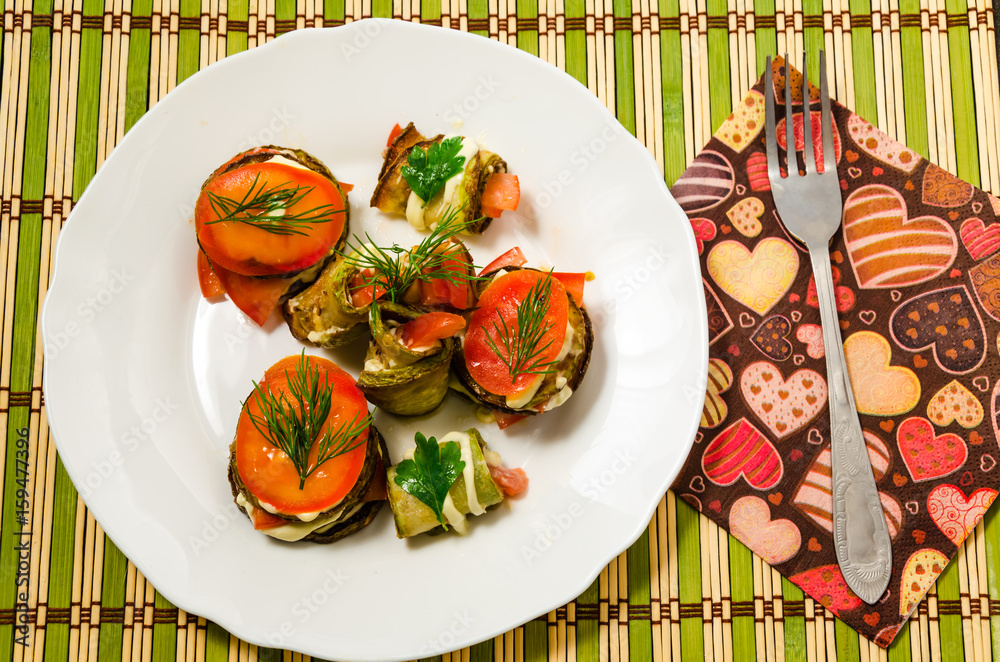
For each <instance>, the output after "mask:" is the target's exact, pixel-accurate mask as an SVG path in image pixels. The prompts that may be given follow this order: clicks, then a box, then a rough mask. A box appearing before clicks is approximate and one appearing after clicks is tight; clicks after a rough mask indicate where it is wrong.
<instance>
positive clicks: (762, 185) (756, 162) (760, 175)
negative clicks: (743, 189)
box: [740, 152, 771, 195]
mask: <svg viewBox="0 0 1000 662" xmlns="http://www.w3.org/2000/svg"><path fill="white" fill-rule="evenodd" d="M746 168H747V179H748V180H750V190H752V191H770V190H771V180H770V179H768V177H767V157H766V156H765V155H764V153H763V152H753V153H752V154H750V156H749V157H748V158H747V166H746ZM740 195H742V194H740Z"/></svg>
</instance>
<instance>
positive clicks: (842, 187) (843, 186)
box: [840, 179, 847, 191]
mask: <svg viewBox="0 0 1000 662" xmlns="http://www.w3.org/2000/svg"><path fill="white" fill-rule="evenodd" d="M840 190H841V191H846V190H847V180H846V179H841V180H840Z"/></svg>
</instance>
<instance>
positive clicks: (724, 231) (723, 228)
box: [719, 223, 733, 234]
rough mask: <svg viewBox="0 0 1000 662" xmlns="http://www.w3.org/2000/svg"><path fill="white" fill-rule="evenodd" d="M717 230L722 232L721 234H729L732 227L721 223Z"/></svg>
mask: <svg viewBox="0 0 1000 662" xmlns="http://www.w3.org/2000/svg"><path fill="white" fill-rule="evenodd" d="M719 229H720V230H721V231H722V234H729V233H730V232H732V231H733V226H731V225H726V224H725V223H723V224H722V226H721V227H720V228H719Z"/></svg>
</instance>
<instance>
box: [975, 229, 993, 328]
mask: <svg viewBox="0 0 1000 662" xmlns="http://www.w3.org/2000/svg"><path fill="white" fill-rule="evenodd" d="M993 225H996V223H994V224H993ZM969 280H970V281H972V289H973V291H975V293H976V298H977V299H979V303H980V304H982V306H983V310H985V311H986V314H987V315H989V316H990V317H992V318H993V319H995V320H998V321H1000V255H993V256H991V257H989V258H987V259H986V260H985V261H984V262H980V263H979V264H977V265H975V266H973V267H972V268H970V269H969Z"/></svg>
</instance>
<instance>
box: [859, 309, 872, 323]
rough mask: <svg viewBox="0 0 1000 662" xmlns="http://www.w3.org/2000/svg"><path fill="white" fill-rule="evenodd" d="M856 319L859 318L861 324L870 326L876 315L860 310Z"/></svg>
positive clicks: (870, 311)
mask: <svg viewBox="0 0 1000 662" xmlns="http://www.w3.org/2000/svg"><path fill="white" fill-rule="evenodd" d="M858 317H859V318H861V321H862V322H864V323H865V324H867V325H868V326H871V325H872V324H873V323H874V322H875V317H876V314H875V311H874V310H862V311H861V312H860V313H858Z"/></svg>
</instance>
